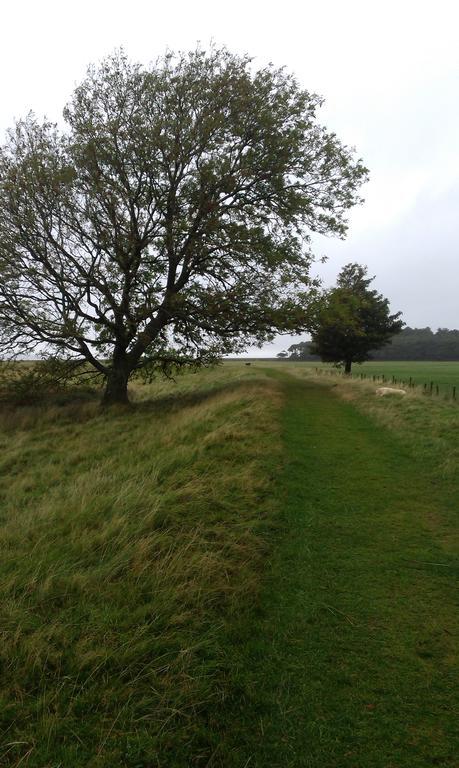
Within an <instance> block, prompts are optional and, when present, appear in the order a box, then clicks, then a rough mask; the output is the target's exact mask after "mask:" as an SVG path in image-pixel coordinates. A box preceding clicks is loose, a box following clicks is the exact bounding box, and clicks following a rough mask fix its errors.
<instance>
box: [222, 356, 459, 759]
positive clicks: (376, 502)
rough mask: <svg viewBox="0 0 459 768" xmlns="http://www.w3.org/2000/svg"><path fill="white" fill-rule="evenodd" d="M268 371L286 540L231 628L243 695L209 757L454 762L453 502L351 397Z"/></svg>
mask: <svg viewBox="0 0 459 768" xmlns="http://www.w3.org/2000/svg"><path fill="white" fill-rule="evenodd" d="M272 376H273V377H275V378H278V379H279V380H280V382H281V384H282V386H283V388H284V390H285V394H286V396H287V405H286V408H285V413H284V425H283V429H284V440H285V446H286V451H287V458H286V463H285V467H284V470H283V476H282V477H281V478H280V483H279V489H280V490H279V493H282V494H283V497H282V500H283V508H284V513H285V526H286V530H288V533H287V534H286V536H285V538H284V539H283V540H282V541H281V543H280V545H279V546H278V547H277V549H276V551H275V553H274V556H273V560H272V562H271V564H270V568H269V574H270V575H269V579H268V583H267V585H266V589H265V592H264V597H263V600H262V607H261V609H260V614H259V616H258V617H257V620H256V626H255V627H254V626H253V623H252V625H251V627H250V629H248V628H247V626H246V624H245V623H244V627H245V629H243V628H240V636H238V635H237V632H236V633H235V635H234V637H233V641H234V643H235V644H236V643H240V645H239V647H240V654H239V659H238V665H237V672H235V673H234V685H235V696H234V700H235V701H237V702H239V703H236V704H235V705H234V710H233V711H232V714H231V718H228V721H229V722H231V727H229V732H228V735H227V738H226V740H225V741H224V742H222V743H221V745H220V748H219V749H218V750H217V752H216V754H215V756H214V757H213V758H212V759H211V761H210V762H209V766H213V765H225V766H230V765H231V766H234V767H236V766H238V767H239V768H243V767H244V766H247V767H250V768H255V766H257V768H265V767H266V766H270V768H281V767H282V768H287V767H288V766H292V767H293V766H298V767H300V766H305V767H306V766H308V767H310V768H364V767H365V768H366V767H368V768H426V766H430V765H436V766H443V767H445V768H446V766H448V768H453V766H456V767H457V766H458V765H459V762H458V755H459V733H458V723H459V701H458V685H457V683H458V677H457V671H458V668H457V643H458V636H459V626H458V622H457V605H456V606H455V602H456V603H457V578H456V582H455V579H454V577H457V575H458V568H457V559H456V560H454V557H453V554H452V552H451V551H450V550H451V547H450V542H449V540H448V537H447V535H446V534H445V531H446V530H447V526H446V527H445V520H447V519H449V518H450V516H451V514H452V513H453V511H454V499H453V498H448V494H447V492H446V490H445V489H443V488H440V489H439V488H438V485H437V482H436V478H435V477H429V474H428V470H427V468H426V467H424V466H422V465H420V464H418V463H417V462H416V461H415V460H414V458H413V455H411V454H409V453H408V452H407V450H406V448H404V447H403V446H402V445H401V444H400V443H398V442H397V439H396V438H395V437H394V436H393V435H391V434H390V433H389V432H387V431H384V430H383V429H379V428H377V427H375V424H374V422H372V421H371V420H370V419H369V418H367V417H366V416H364V415H362V414H361V413H359V412H358V411H357V410H356V409H355V408H353V407H352V405H350V404H348V403H345V402H343V401H342V400H339V399H338V398H337V397H334V396H333V395H331V394H330V391H329V390H327V389H326V388H323V387H320V386H317V385H315V384H311V383H304V382H300V381H298V380H294V379H293V378H291V377H289V376H288V375H285V374H282V373H279V372H274V371H273V372H272ZM456 502H457V499H456ZM455 563H456V565H455ZM455 598H456V601H455ZM244 633H245V634H244ZM223 753H224V754H223Z"/></svg>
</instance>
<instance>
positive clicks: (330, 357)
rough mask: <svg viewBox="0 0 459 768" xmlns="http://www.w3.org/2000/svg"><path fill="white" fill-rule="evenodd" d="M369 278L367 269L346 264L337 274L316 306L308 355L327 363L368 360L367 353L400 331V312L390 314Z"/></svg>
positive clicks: (347, 367)
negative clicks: (335, 279)
mask: <svg viewBox="0 0 459 768" xmlns="http://www.w3.org/2000/svg"><path fill="white" fill-rule="evenodd" d="M373 280H374V278H373V277H367V268H366V267H364V266H362V265H360V264H355V263H354V264H347V265H346V266H345V267H343V269H342V270H341V272H340V273H339V275H338V279H337V284H336V287H335V288H332V289H331V290H330V291H327V292H326V293H325V295H324V297H323V298H322V299H321V300H319V302H318V303H317V308H316V312H315V319H314V321H313V333H312V342H311V344H310V345H309V350H310V353H311V354H313V355H319V356H320V358H321V359H322V360H323V361H324V362H327V363H339V364H342V365H344V370H345V373H347V374H349V373H350V372H351V368H352V363H363V362H364V361H365V360H369V359H370V358H371V354H370V353H371V351H372V350H376V349H379V348H380V347H383V346H384V345H385V344H388V343H389V342H390V339H391V337H392V336H394V335H395V334H397V333H399V332H400V331H401V330H402V328H403V325H404V323H403V321H402V320H400V317H401V312H397V313H395V314H393V315H391V314H390V309H389V301H388V299H385V298H384V297H383V296H382V295H381V294H380V293H378V292H377V291H375V290H371V289H370V287H369V286H370V283H372V282H373Z"/></svg>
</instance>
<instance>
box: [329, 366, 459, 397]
mask: <svg viewBox="0 0 459 768" xmlns="http://www.w3.org/2000/svg"><path fill="white" fill-rule="evenodd" d="M315 370H316V373H317V374H318V375H319V376H322V375H326V376H341V377H342V378H349V379H354V380H356V379H361V380H362V381H365V380H366V381H373V382H374V383H375V384H382V385H383V386H384V385H387V386H391V385H392V386H397V387H403V389H411V390H418V391H419V392H421V393H422V394H424V395H426V396H428V397H442V398H443V399H444V400H454V401H455V402H458V392H459V387H457V385H455V384H451V385H448V384H442V383H440V384H437V383H436V382H435V381H424V382H419V381H417V380H415V379H414V378H413V376H410V377H409V378H408V379H401V378H397V377H396V376H386V375H385V374H383V373H381V374H375V373H371V374H366V373H345V372H344V371H341V370H339V369H338V368H316V369H315Z"/></svg>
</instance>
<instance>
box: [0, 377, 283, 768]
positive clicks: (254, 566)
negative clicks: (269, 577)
mask: <svg viewBox="0 0 459 768" xmlns="http://www.w3.org/2000/svg"><path fill="white" fill-rule="evenodd" d="M251 379H252V381H251ZM261 379H262V375H261V374H260V373H259V372H258V374H256V373H253V372H252V371H246V370H244V369H243V368H241V369H240V371H239V372H237V373H236V376H234V375H232V373H231V372H228V371H225V370H223V369H217V370H216V371H213V372H204V373H202V374H198V375H196V376H188V377H184V378H183V379H181V380H180V381H179V383H178V384H177V385H173V384H172V383H169V384H157V385H153V386H149V387H148V386H147V387H144V386H142V385H140V384H137V385H135V386H134V390H135V391H134V392H133V394H134V397H135V399H136V402H137V404H136V405H135V406H134V408H132V409H130V410H129V411H127V412H119V413H116V412H115V413H109V414H106V413H105V414H104V413H100V412H99V411H98V409H97V406H96V405H92V404H90V405H84V406H81V405H80V406H75V407H64V408H57V407H55V408H52V409H46V408H41V409H40V408H38V409H33V408H29V409H26V410H21V409H19V410H14V411H13V410H9V411H7V412H6V413H4V414H3V417H2V418H3V423H2V431H1V437H0V440H1V444H0V447H1V458H0V508H1V514H0V552H1V560H0V579H1V605H2V608H1V611H2V617H1V624H0V663H1V667H2V687H1V699H0V732H1V734H2V737H1V739H0V743H1V745H2V747H1V751H0V759H1V761H2V764H4V765H6V766H19V765H27V766H30V768H32V767H36V768H44V766H53V768H57V766H62V767H64V766H65V767H66V768H67V766H68V767H69V768H70V766H71V767H72V768H78V766H94V767H96V768H105V767H106V768H108V767H109V766H110V768H113V766H118V765H119V766H128V767H129V766H131V767H132V768H142V766H144V768H147V766H148V768H150V766H154V765H162V766H165V765H171V766H191V765H206V763H207V761H208V759H209V756H210V754H211V753H212V751H213V750H214V748H215V743H214V739H215V738H216V736H215V734H213V732H212V729H211V728H208V727H206V723H207V722H208V721H209V718H211V714H212V710H213V708H214V707H215V705H216V703H218V702H221V700H222V699H224V697H225V695H226V687H225V686H226V683H225V680H226V677H227V670H228V668H229V666H231V659H230V656H231V647H230V646H228V643H227V642H226V641H225V633H226V632H227V626H228V624H230V623H231V620H232V617H234V616H235V615H239V613H240V611H241V606H246V607H247V609H248V608H249V607H250V606H251V605H253V601H254V600H255V599H256V595H257V591H258V588H259V583H260V578H261V573H262V570H263V554H264V552H265V550H266V547H267V540H268V537H269V530H270V528H271V526H272V525H274V517H273V514H272V512H273V510H272V505H270V503H269V497H270V484H269V478H270V477H271V478H273V477H274V467H275V466H276V462H277V461H278V459H279V439H278V411H279V404H280V395H279V392H278V390H277V388H276V386H275V385H274V384H272V383H269V382H263V383H262V384H261V383H260V381H261ZM174 389H175V393H174V394H173V390H174ZM200 724H201V725H200Z"/></svg>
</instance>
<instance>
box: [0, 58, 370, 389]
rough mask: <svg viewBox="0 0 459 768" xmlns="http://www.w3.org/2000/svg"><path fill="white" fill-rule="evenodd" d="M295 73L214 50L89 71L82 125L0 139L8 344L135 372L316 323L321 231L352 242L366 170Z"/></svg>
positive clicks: (115, 380)
mask: <svg viewBox="0 0 459 768" xmlns="http://www.w3.org/2000/svg"><path fill="white" fill-rule="evenodd" d="M320 104H321V100H320V99H319V98H318V97H317V96H316V95H314V94H310V93H308V92H307V91H305V90H302V89H301V88H300V87H299V85H298V84H297V82H296V81H295V79H294V78H293V77H292V76H290V75H288V74H286V73H285V72H284V71H283V70H276V69H274V68H273V67H271V66H269V67H267V68H264V69H261V70H259V71H257V72H254V71H253V70H252V66H251V62H250V59H249V58H247V57H238V56H234V55H232V54H230V53H229V52H228V51H226V50H222V51H220V50H212V51H211V52H210V53H208V54H206V53H204V52H202V51H199V50H198V51H194V52H191V53H189V54H183V55H182V54H181V55H178V56H174V55H169V54H167V55H166V56H165V57H164V58H163V59H161V60H160V61H158V62H157V64H156V65H154V66H152V67H150V68H143V67H142V66H140V65H138V64H133V63H131V62H129V61H128V59H127V58H126V56H125V55H124V54H122V53H121V54H116V55H113V56H110V57H109V58H108V59H106V60H105V61H104V62H103V63H102V64H101V66H100V67H98V68H90V69H89V71H88V75H87V77H86V79H85V80H84V82H83V83H82V84H81V85H80V86H79V87H78V88H77V89H76V91H75V94H74V96H73V99H72V100H71V102H70V103H69V105H68V106H67V107H66V109H65V111H64V117H65V120H66V123H67V130H66V131H65V132H64V133H62V132H61V131H60V130H59V129H58V128H57V126H56V125H53V124H50V123H47V122H45V123H43V124H39V123H38V122H37V121H36V120H35V119H34V117H33V116H29V117H28V118H26V119H25V120H22V121H20V122H18V124H17V125H16V127H15V128H14V129H13V130H12V131H10V133H9V139H8V142H7V144H6V145H5V146H4V147H3V148H2V149H1V150H0V354H4V355H6V354H21V353H22V354H27V353H30V351H31V350H36V349H37V348H38V349H40V350H42V351H43V350H47V349H50V350H53V351H54V352H55V353H57V354H58V355H61V356H64V357H65V356H67V357H76V358H80V359H84V360H85V361H87V363H89V364H90V365H91V366H92V367H93V368H94V369H95V370H96V371H98V372H99V373H100V374H101V375H103V376H104V377H105V379H106V389H105V396H104V399H105V402H107V403H111V402H125V401H127V383H128V379H129V377H130V376H131V374H132V373H133V372H134V371H136V370H138V369H140V368H146V367H149V368H150V370H155V369H163V370H164V369H167V367H168V366H171V365H183V364H194V365H201V364H206V363H209V362H211V361H213V360H215V359H216V358H217V357H218V356H220V355H222V354H224V353H230V352H233V353H234V352H240V351H243V350H244V348H245V347H246V346H247V345H248V344H253V343H255V344H256V343H258V344H261V343H262V342H263V341H265V340H267V339H270V338H272V337H273V334H274V333H275V332H277V331H281V332H289V331H290V332H298V331H300V330H301V329H303V328H305V327H306V326H307V320H308V312H307V310H305V307H306V306H307V301H308V296H309V295H310V293H311V288H313V284H312V281H311V280H310V279H309V277H308V275H309V266H310V263H311V260H312V256H311V253H310V250H309V246H308V239H309V234H308V233H309V232H310V231H315V232H321V233H331V234H336V235H338V236H340V237H342V236H344V234H345V231H346V218H345V215H346V212H347V210H348V209H349V208H350V207H351V206H353V205H354V204H355V203H357V202H359V197H358V194H357V193H358V189H359V187H360V185H361V183H362V182H363V181H364V180H365V178H366V169H365V168H364V167H363V165H362V163H361V162H360V161H358V160H357V161H356V160H354V157H353V152H352V151H351V150H350V149H349V148H347V147H345V146H343V145H342V144H341V143H340V142H339V141H338V139H337V138H336V136H335V135H334V134H332V133H328V132H327V131H326V130H325V129H324V128H323V127H321V126H320V125H318V124H317V122H316V117H315V115H316V110H317V108H318V107H319V106H320Z"/></svg>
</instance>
